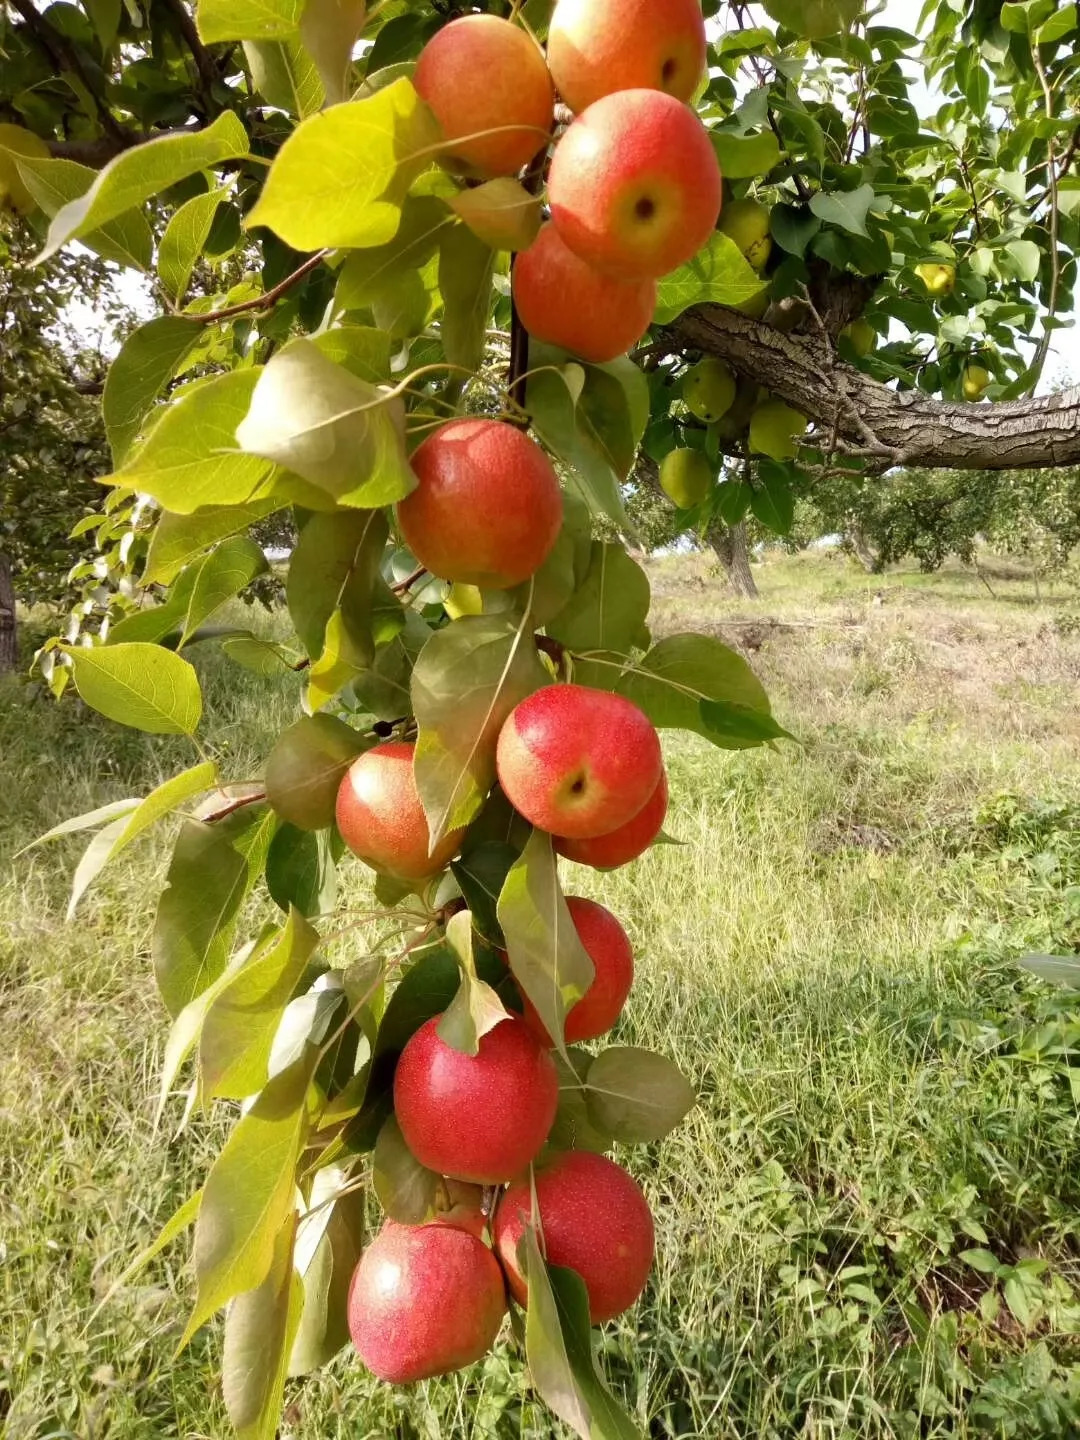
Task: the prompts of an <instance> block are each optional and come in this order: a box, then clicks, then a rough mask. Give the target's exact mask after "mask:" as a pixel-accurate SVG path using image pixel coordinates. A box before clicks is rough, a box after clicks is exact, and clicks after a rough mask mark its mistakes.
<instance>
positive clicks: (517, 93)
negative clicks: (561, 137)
mask: <svg viewBox="0 0 1080 1440" xmlns="http://www.w3.org/2000/svg"><path fill="white" fill-rule="evenodd" d="M413 84H414V85H415V86H416V89H417V92H418V94H419V95H420V97H421V99H423V100H426V101H427V103H428V104H429V105H430V106H431V108H432V110H433V111H434V112H435V118H436V119H437V120H438V122H439V125H440V126H441V128H442V132H443V135H444V136H445V137H446V139H447V140H448V141H451V142H452V145H451V149H450V151H449V158H450V159H452V160H456V161H458V162H459V164H460V165H461V166H463V167H464V168H465V169H467V170H469V171H471V172H472V173H473V174H476V175H482V176H494V175H515V174H517V172H518V171H519V170H520V169H521V167H522V166H523V165H527V164H528V163H529V161H530V160H531V159H532V157H533V156H534V155H535V154H536V152H537V151H538V150H539V149H540V147H541V146H542V145H545V144H546V143H547V137H548V134H549V133H550V130H551V117H552V106H553V104H554V100H555V93H554V90H553V88H552V84H551V76H550V75H549V74H548V69H547V64H546V63H545V60H544V56H543V54H542V52H541V50H540V48H539V46H538V45H537V44H536V42H535V41H534V40H533V39H532V38H531V37H530V36H529V35H527V34H526V33H525V31H524V30H522V29H521V28H520V27H519V26H517V25H511V24H510V22H509V21H508V20H500V19H498V17H496V16H494V15H465V16H462V18H461V19H459V20H453V21H451V23H450V24H449V25H444V26H443V28H442V29H441V30H439V31H438V32H437V33H436V34H435V35H434V36H433V37H432V38H431V39H430V40H429V41H428V43H427V44H426V45H425V46H424V48H423V50H422V51H421V52H420V59H419V60H418V61H417V64H416V70H415V71H414V73H413ZM481 132H490V133H486V134H485V133H481Z"/></svg>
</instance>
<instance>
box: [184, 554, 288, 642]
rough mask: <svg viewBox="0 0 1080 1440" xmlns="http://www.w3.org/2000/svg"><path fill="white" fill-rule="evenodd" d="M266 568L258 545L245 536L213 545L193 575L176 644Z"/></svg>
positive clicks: (189, 636)
mask: <svg viewBox="0 0 1080 1440" xmlns="http://www.w3.org/2000/svg"><path fill="white" fill-rule="evenodd" d="M269 568H270V566H269V565H268V564H267V560H266V556H265V555H264V554H263V548H262V546H261V545H257V544H256V543H255V541H254V540H252V539H251V537H250V536H248V535H233V536H232V537H231V538H230V539H228V540H223V541H222V542H221V544H220V545H217V546H215V548H214V549H213V550H211V551H210V553H209V555H207V557H206V559H205V560H203V562H202V564H201V565H200V566H199V567H198V570H197V572H196V575H195V585H194V588H193V590H192V592H191V599H190V600H189V601H188V608H187V616H186V618H185V620H184V633H183V635H181V637H180V645H181V646H184V645H186V644H187V643H188V641H189V640H190V639H191V637H192V635H193V634H194V633H195V631H196V630H197V629H198V628H199V626H200V625H202V624H203V623H204V622H205V621H206V620H208V619H209V617H210V616H211V615H213V614H214V612H215V611H216V610H220V609H221V607H222V605H224V604H225V602H226V601H228V600H231V599H232V598H233V596H234V595H239V593H240V591H241V590H243V589H245V587H246V586H248V585H250V584H251V582H252V580H254V579H255V577H256V575H262V574H264V573H265V572H266V571H267V570H269Z"/></svg>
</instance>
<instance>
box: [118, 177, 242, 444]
mask: <svg viewBox="0 0 1080 1440" xmlns="http://www.w3.org/2000/svg"><path fill="white" fill-rule="evenodd" d="M228 193H229V191H228V189H219V190H207V191H206V192H205V193H204V194H202V195H193V196H192V197H191V199H190V200H186V201H185V202H184V204H183V205H181V206H180V208H179V209H178V210H176V211H175V212H174V214H173V215H172V217H171V219H170V220H169V223H168V225H166V226H165V233H164V234H163V235H162V237H161V243H160V244H159V246H158V257H157V272H158V276H159V277H160V279H161V283H162V285H163V286H164V287H165V293H166V294H167V295H168V296H169V298H170V299H171V300H172V301H173V302H174V303H176V304H179V302H180V301H181V300H182V299H183V298H184V292H185V291H186V290H187V287H188V281H189V280H190V279H191V272H192V270H194V268H195V262H196V261H197V260H198V258H199V256H200V255H201V254H202V253H203V248H204V246H205V245H206V241H207V239H208V237H209V235H210V227H211V226H212V225H213V223H214V216H215V215H216V214H217V211H218V206H219V205H220V204H221V202H222V200H224V199H225V198H226V196H227V195H228ZM110 373H111V372H110ZM113 459H114V460H115V459H116V453H115V451H114V452H113Z"/></svg>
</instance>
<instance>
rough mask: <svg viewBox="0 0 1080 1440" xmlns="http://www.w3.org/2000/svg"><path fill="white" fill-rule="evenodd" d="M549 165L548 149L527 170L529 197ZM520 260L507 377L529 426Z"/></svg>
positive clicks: (524, 421)
mask: <svg viewBox="0 0 1080 1440" xmlns="http://www.w3.org/2000/svg"><path fill="white" fill-rule="evenodd" d="M546 163H547V147H546V146H545V148H544V149H543V150H541V151H540V153H539V154H538V155H537V156H536V157H535V159H534V160H533V161H532V163H531V164H530V166H529V168H528V170H526V172H525V178H524V180H523V181H522V184H523V185H524V187H525V190H526V192H527V193H528V194H529V195H537V194H539V191H540V184H541V181H542V180H543V176H544V166H545V164H546ZM516 259H517V257H516V256H513V257H512V258H511V261H510V370H509V373H508V375H507V377H506V388H507V391H508V392H509V395H510V399H511V400H512V401H513V402H514V404H515V405H516V406H517V407H518V409H519V410H520V411H521V414H522V424H523V425H528V423H529V422H528V419H527V418H525V372H526V370H528V368H529V334H528V331H527V330H526V329H525V326H524V325H523V324H522V323H521V317H520V316H519V315H518V311H517V303H516V301H515V300H514V285H513V278H514V262H515V261H516Z"/></svg>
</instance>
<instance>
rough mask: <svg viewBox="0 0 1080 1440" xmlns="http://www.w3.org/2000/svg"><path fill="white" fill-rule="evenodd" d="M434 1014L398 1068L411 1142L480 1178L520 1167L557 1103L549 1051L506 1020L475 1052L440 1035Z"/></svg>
mask: <svg viewBox="0 0 1080 1440" xmlns="http://www.w3.org/2000/svg"><path fill="white" fill-rule="evenodd" d="M441 1018H442V1017H441V1016H436V1017H435V1018H434V1019H432V1020H429V1021H428V1022H427V1023H426V1024H425V1025H421V1027H420V1029H419V1030H417V1031H416V1033H415V1034H414V1035H412V1036H411V1037H410V1039H409V1040H408V1042H407V1044H406V1046H405V1049H404V1050H403V1051H402V1052H401V1058H400V1059H399V1060H398V1064H397V1071H396V1073H395V1075H394V1112H395V1114H396V1115H397V1121H398V1124H399V1125H400V1126H401V1133H402V1135H403V1136H404V1137H405V1143H406V1145H408V1147H409V1149H410V1150H411V1151H412V1153H413V1154H414V1155H415V1156H416V1158H417V1160H419V1161H420V1163H421V1165H426V1166H427V1168H428V1169H429V1170H434V1171H436V1172H437V1173H438V1174H440V1175H450V1176H453V1178H454V1179H457V1180H471V1181H473V1182H474V1183H475V1184H478V1185H498V1184H501V1183H502V1182H503V1181H505V1180H511V1179H513V1177H514V1176H515V1175H518V1174H520V1173H521V1171H522V1170H524V1169H525V1167H526V1166H527V1165H528V1164H529V1162H530V1161H531V1160H533V1159H535V1158H536V1156H537V1154H538V1153H539V1151H540V1149H541V1147H542V1146H543V1144H544V1141H545V1140H546V1139H547V1137H548V1131H549V1130H550V1129H551V1126H552V1122H553V1121H554V1119H555V1111H556V1109H557V1108H558V1104H559V1077H558V1072H557V1071H556V1069H555V1065H554V1062H553V1061H552V1059H551V1056H550V1055H549V1054H548V1053H547V1051H546V1050H545V1049H544V1048H543V1046H542V1045H541V1044H540V1042H539V1040H537V1038H536V1037H535V1035H533V1033H532V1032H531V1031H530V1030H529V1028H528V1027H527V1026H526V1024H525V1022H524V1021H523V1020H519V1019H517V1018H516V1016H515V1017H511V1018H510V1019H507V1020H502V1021H500V1022H499V1024H498V1025H496V1026H495V1028H494V1029H493V1030H489V1031H488V1032H487V1034H486V1035H484V1036H482V1037H481V1039H480V1048H479V1050H478V1052H477V1053H476V1054H475V1055H466V1054H464V1053H463V1052H462V1051H460V1050H455V1049H454V1048H453V1046H451V1045H447V1044H446V1043H445V1041H443V1040H440V1038H439V1035H438V1024H439V1020H440V1019H441Z"/></svg>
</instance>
